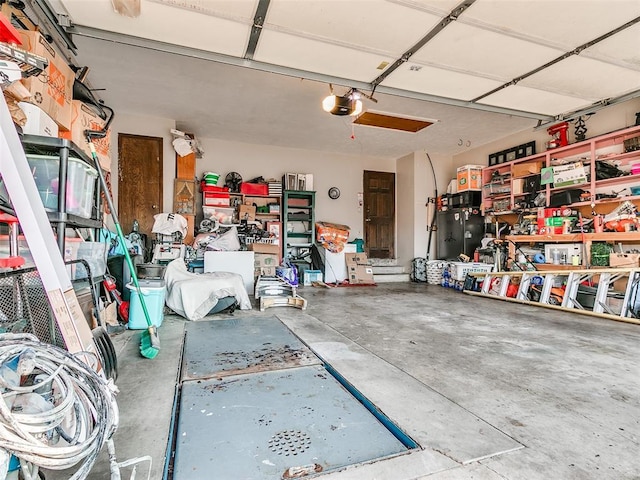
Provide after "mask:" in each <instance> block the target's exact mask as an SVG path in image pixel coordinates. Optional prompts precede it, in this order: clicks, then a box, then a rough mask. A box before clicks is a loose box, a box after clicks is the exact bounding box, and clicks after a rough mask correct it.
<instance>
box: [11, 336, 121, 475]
mask: <svg viewBox="0 0 640 480" xmlns="http://www.w3.org/2000/svg"><path fill="white" fill-rule="evenodd" d="M13 367H15V370H14V371H15V374H17V378H18V379H19V378H20V376H21V375H31V374H33V375H37V376H36V380H35V381H34V384H33V385H32V386H20V385H19V384H18V382H16V381H15V378H14V379H13V381H12V378H11V377H12V375H14V374H11V372H10V370H12V369H13ZM3 373H6V374H8V375H3ZM0 389H1V391H2V395H1V397H2V399H1V400H0V449H4V450H6V451H7V452H9V453H11V454H13V455H15V456H16V457H18V458H20V460H21V463H22V464H23V465H25V462H28V463H31V464H33V465H36V466H38V467H42V468H47V469H51V470H64V469H67V468H71V467H74V466H75V465H77V464H78V463H80V462H82V464H81V465H80V467H78V469H77V470H76V472H75V474H74V475H73V476H72V477H71V478H70V480H82V479H84V478H86V477H87V475H88V474H89V472H90V471H91V468H92V467H93V464H94V463H95V461H96V458H97V456H98V453H99V452H100V450H101V448H102V446H103V445H104V443H105V442H106V441H107V440H108V439H109V438H110V437H111V436H112V435H113V433H114V432H115V430H116V428H117V425H118V407H117V404H116V402H115V393H116V387H115V386H114V385H113V383H112V382H110V381H107V380H106V379H105V378H103V377H102V376H100V375H99V374H98V373H96V371H95V370H93V369H92V368H91V367H90V366H88V365H87V364H86V363H84V362H83V361H82V360H81V359H79V358H77V356H74V355H72V354H70V353H69V352H67V351H65V350H63V349H60V348H58V347H55V346H53V345H49V344H45V343H41V342H39V341H38V339H37V338H36V337H35V336H33V335H28V334H1V335H0ZM46 397H49V398H50V400H49V402H50V404H47V403H46V402H47V400H46V399H45V398H46ZM25 399H27V400H25ZM20 400H21V401H31V402H32V404H31V408H29V409H27V410H32V411H30V412H23V413H19V412H17V411H16V410H18V409H19V408H20V407H19V406H18V407H17V408H12V407H14V406H15V405H17V404H16V402H18V401H20ZM34 401H35V402H34ZM43 402H44V403H43ZM34 403H35V404H38V403H39V404H40V405H39V406H40V410H42V411H33V410H38V408H34V407H33V404H34ZM36 407H37V405H36ZM12 410H13V411H12ZM28 470H30V469H26V468H23V474H27V475H28V476H32V475H33V477H34V478H37V468H36V469H35V471H33V470H31V471H30V472H29V473H28V472H27V471H28Z"/></svg>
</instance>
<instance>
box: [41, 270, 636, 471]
mask: <svg viewBox="0 0 640 480" xmlns="http://www.w3.org/2000/svg"><path fill="white" fill-rule="evenodd" d="M300 293H301V295H302V296H304V297H305V298H306V299H307V300H308V308H307V310H306V311H300V310H297V309H293V308H287V307H279V308H271V309H268V310H267V311H265V312H262V313H261V312H260V311H259V310H258V309H257V308H254V310H252V311H243V312H236V313H235V314H234V316H236V317H238V318H240V317H243V316H261V315H262V316H273V315H276V316H277V317H278V318H280V320H282V321H283V322H284V323H285V324H286V325H287V326H288V327H289V328H290V329H291V330H292V331H293V332H294V333H295V334H296V335H298V336H299V337H300V338H301V339H302V340H303V341H304V342H305V343H306V344H307V345H309V346H310V347H311V349H312V350H313V351H314V352H315V353H316V354H318V355H319V356H321V357H322V358H324V359H325V360H326V361H328V362H329V363H330V364H332V365H333V366H334V367H335V368H336V369H337V370H338V371H339V372H340V373H341V374H342V375H344V376H345V377H346V378H347V379H348V380H349V381H350V382H351V383H353V384H354V385H355V386H356V388H358V389H359V390H360V391H361V392H362V393H363V394H365V396H367V397H368V398H369V399H370V400H372V401H373V402H374V403H375V404H376V405H377V406H378V407H379V408H380V409H381V410H382V411H384V413H386V414H387V415H388V416H389V417H390V418H391V419H392V420H394V421H395V422H396V423H397V424H398V425H399V426H400V427H401V428H402V429H403V430H404V431H405V432H407V433H408V434H409V435H411V436H412V437H413V438H414V439H415V440H416V441H417V442H418V443H419V444H420V445H421V447H422V449H420V450H416V451H412V452H409V453H407V454H404V455H400V456H397V457H394V458H391V459H387V460H382V461H376V462H372V463H369V464H365V465H361V466H356V467H350V468H347V469H345V470H343V471H340V472H333V473H328V474H324V475H321V476H320V477H319V478H324V479H328V480H346V479H349V480H365V479H366V480H374V479H378V480H386V479H388V480H409V479H429V480H454V479H455V480H466V479H474V480H505V479H508V480H538V479H540V480H549V479H563V480H564V479H567V480H568V479H576V480H583V479H598V480H606V479H611V480H614V479H615V480H621V479H640V456H639V455H638V451H640V450H639V449H640V381H639V380H640V366H639V365H640V327H639V326H637V325H632V324H625V323H620V322H614V321H610V320H602V319H597V318H591V317H588V316H583V315H576V314H569V313H564V312H558V311H553V310H548V309H543V308H536V307H532V306H522V305H518V304H513V303H507V302H501V301H498V300H491V299H484V298H478V297H472V296H469V295H465V294H462V293H460V292H456V291H453V290H449V289H444V288H442V287H439V286H430V285H429V286H427V285H424V284H407V283H396V284H381V285H379V286H377V287H358V288H333V289H320V288H312V287H307V288H305V289H301V292H300ZM227 317H228V316H227V315H224V314H223V315H214V316H211V317H207V320H209V319H210V320H212V321H215V319H216V318H227ZM185 322H186V320H184V319H182V318H181V317H177V316H174V315H167V316H166V317H165V321H164V323H163V325H162V327H161V328H160V330H159V335H160V339H161V344H162V350H161V351H160V354H159V355H158V357H156V358H155V359H154V360H147V359H143V358H141V357H140V355H139V353H138V345H139V332H131V331H127V332H125V333H122V334H120V335H117V336H115V337H114V339H113V340H114V343H115V345H116V347H117V349H118V352H119V363H120V375H119V378H118V381H117V385H118V387H119V388H120V394H119V396H118V404H119V406H120V410H121V412H120V413H121V419H120V426H119V429H118V431H117V432H116V435H115V443H116V449H117V454H118V459H119V460H120V461H123V460H126V459H128V458H131V457H136V456H141V455H151V456H152V457H153V461H154V464H153V471H152V475H151V478H152V479H154V480H155V479H161V478H162V472H163V468H164V460H165V450H166V445H167V432H168V431H169V427H170V417H171V410H172V406H173V399H174V390H175V387H176V379H177V375H178V368H179V360H180V355H181V347H182V341H183V333H184V332H183V330H184V326H185ZM220 435H224V432H220ZM129 472H130V469H125V470H123V478H128V476H129ZM59 475H60V474H59V473H58V474H56V475H53V474H52V476H50V475H47V478H48V479H49V478H54V479H55V478H68V476H66V477H61V476H60V477H59ZM145 476H146V469H145V468H143V467H141V468H140V470H139V471H138V474H137V478H145ZM88 478H89V479H92V480H93V479H95V480H103V479H105V478H109V474H108V470H107V469H106V452H102V453H101V456H100V459H99V461H98V463H97V464H96V466H95V467H94V470H93V471H92V473H91V474H90V475H89V477H88ZM225 480H230V479H225ZM233 480H236V479H233ZM238 480H240V479H238Z"/></svg>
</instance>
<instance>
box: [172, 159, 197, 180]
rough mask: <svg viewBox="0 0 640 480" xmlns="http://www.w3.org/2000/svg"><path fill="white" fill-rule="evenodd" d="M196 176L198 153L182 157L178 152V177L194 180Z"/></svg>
mask: <svg viewBox="0 0 640 480" xmlns="http://www.w3.org/2000/svg"><path fill="white" fill-rule="evenodd" d="M195 177H196V154H195V153H190V154H189V155H185V156H184V157H181V156H180V155H178V154H176V178H184V179H188V180H193V179H194V178H195Z"/></svg>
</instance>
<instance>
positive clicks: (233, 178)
mask: <svg viewBox="0 0 640 480" xmlns="http://www.w3.org/2000/svg"><path fill="white" fill-rule="evenodd" d="M241 183H242V176H241V175H240V174H239V173H238V172H229V173H227V176H226V177H225V178H224V184H225V186H226V187H228V188H229V191H231V192H233V193H239V192H240V184H241Z"/></svg>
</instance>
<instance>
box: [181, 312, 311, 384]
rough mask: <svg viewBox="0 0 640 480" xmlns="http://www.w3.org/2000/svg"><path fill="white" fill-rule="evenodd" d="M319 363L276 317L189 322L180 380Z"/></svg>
mask: <svg viewBox="0 0 640 480" xmlns="http://www.w3.org/2000/svg"><path fill="white" fill-rule="evenodd" d="M320 363H321V362H320V360H319V359H318V357H316V356H315V355H314V354H313V352H312V351H311V350H309V348H308V347H307V346H306V345H304V344H303V343H302V342H301V341H300V340H299V339H298V337H296V336H295V335H294V334H293V333H291V331H290V330H289V329H288V328H287V327H286V326H285V325H284V324H283V323H282V322H281V321H280V320H278V319H277V318H276V317H250V318H242V319H236V318H230V319H225V320H211V321H201V322H192V323H188V324H187V326H186V339H185V346H184V357H183V365H182V380H183V381H184V380H195V379H204V378H211V377H224V376H227V375H234V374H238V373H251V372H262V371H266V370H274V369H283V368H291V367H298V366H304V365H317V364H320Z"/></svg>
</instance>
